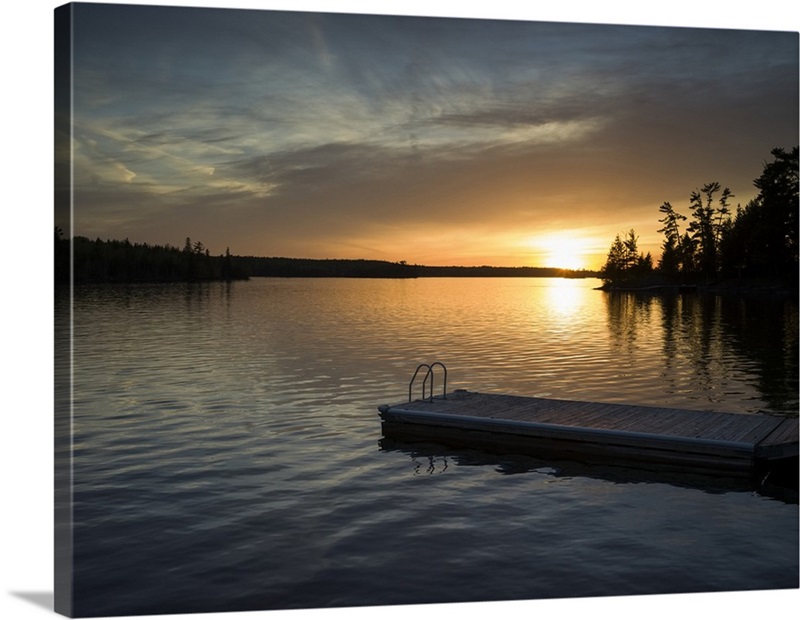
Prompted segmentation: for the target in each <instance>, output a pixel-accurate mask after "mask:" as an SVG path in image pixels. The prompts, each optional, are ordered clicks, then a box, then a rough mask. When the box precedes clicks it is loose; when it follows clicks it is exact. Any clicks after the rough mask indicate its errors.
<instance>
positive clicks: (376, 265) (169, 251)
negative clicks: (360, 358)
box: [55, 228, 597, 285]
mask: <svg viewBox="0 0 800 620" xmlns="http://www.w3.org/2000/svg"><path fill="white" fill-rule="evenodd" d="M596 275H597V272H593V271H584V270H566V269H556V268H549V267H490V266H482V267H455V266H453V267H430V266H425V265H411V264H408V263H407V262H406V261H398V262H391V261H383V260H367V259H313V258H282V257H262V256H235V255H232V254H231V252H230V248H227V249H226V250H225V254H221V255H219V256H212V255H211V254H210V252H209V250H208V249H207V248H206V247H205V246H204V245H203V243H202V242H201V241H192V239H191V238H189V237H187V238H186V242H185V243H184V245H183V247H182V248H178V247H176V246H172V245H163V246H162V245H151V244H148V243H132V242H131V241H129V240H128V239H125V240H123V241H118V240H105V241H103V240H101V239H99V238H98V239H95V240H91V239H89V238H87V237H82V236H75V237H73V238H72V240H71V243H70V239H67V238H65V237H64V234H63V232H62V231H61V229H59V228H56V229H55V280H56V284H59V285H61V284H69V283H70V282H71V281H72V282H74V283H76V284H81V283H115V282H201V281H209V280H241V279H248V278H251V277H284V278H424V277H566V278H585V277H595V276H596Z"/></svg>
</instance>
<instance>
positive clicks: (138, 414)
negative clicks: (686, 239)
mask: <svg viewBox="0 0 800 620" xmlns="http://www.w3.org/2000/svg"><path fill="white" fill-rule="evenodd" d="M598 285H599V281H597V280H592V279H586V280H582V279H575V280H562V279H539V278H487V279H479V278H453V279H447V278H430V279H413V280H377V279H364V280H357V279H272V278H256V279H252V280H250V281H246V282H233V283H208V284H193V285H190V284H185V285H174V284H172V285H155V284H153V285H146V284H142V285H132V286H131V285H119V286H86V287H80V288H77V289H76V290H75V292H74V306H73V309H74V327H73V329H74V376H73V381H74V383H73V385H74V397H73V406H74V417H73V446H72V449H73V456H74V461H73V475H74V496H73V497H74V519H75V528H74V553H75V557H74V584H75V590H74V594H75V599H74V605H75V606H74V613H75V614H76V615H118V614H135V615H143V614H156V613H184V612H201V611H233V610H253V609H290V608H308V607H344V606H360V605H382V604H408V603H428V602H431V603H440V602H461V601H493V600H509V599H533V598H563V597H576V596H606V595H626V594H653V593H675V592H704V591H728V590H764V589H784V588H796V587H798V504H797V489H796V488H795V489H775V488H771V487H769V486H762V485H747V484H744V485H743V484H742V483H740V482H736V481H732V480H727V479H724V478H709V477H704V476H699V475H698V476H688V475H685V476H676V475H672V474H669V473H667V472H664V473H663V474H659V475H657V474H656V473H652V472H651V473H645V472H641V471H637V470H631V469H626V468H622V467H613V466H597V465H591V464H586V463H578V462H569V461H554V460H539V459H536V458H533V457H530V456H527V457H526V456H522V455H515V454H489V453H484V452H480V451H477V450H469V449H458V448H450V447H445V446H439V445H435V444H415V443H398V442H396V441H392V440H389V439H387V438H383V437H382V433H381V425H380V419H379V417H378V412H377V407H378V405H380V404H383V403H395V402H401V401H404V400H405V399H406V398H407V394H408V382H409V380H410V378H411V374H412V373H413V371H414V369H415V368H416V366H417V364H419V363H422V362H426V363H430V362H433V361H441V362H443V363H445V364H446V365H447V367H448V371H449V372H448V390H452V389H459V388H464V389H469V390H475V391H484V392H504V393H515V394H521V395H529V396H540V397H552V398H568V399H577V400H592V401H608V402H626V403H638V404H645V405H659V406H670V407H683V408H690V409H710V410H715V411H731V412H734V413H750V412H765V413H769V414H773V415H783V416H797V414H798V308H797V302H796V300H795V299H791V300H785V299H782V298H780V297H770V298H766V299H765V298H759V299H746V298H737V297H719V296H712V295H698V294H683V295H678V294H670V295H647V294H629V293H606V292H601V291H597V290H594V287H596V286H598ZM56 302H57V309H60V310H59V311H60V312H61V315H60V316H61V317H62V318H63V317H64V316H66V315H65V313H64V312H63V310H64V309H65V306H64V303H65V302H66V299H65V298H64V296H63V294H62V295H57V299H56Z"/></svg>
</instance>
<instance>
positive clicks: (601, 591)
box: [53, 2, 799, 617]
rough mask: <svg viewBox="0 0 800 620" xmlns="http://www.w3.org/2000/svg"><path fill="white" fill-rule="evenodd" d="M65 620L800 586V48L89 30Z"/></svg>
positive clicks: (65, 477)
mask: <svg viewBox="0 0 800 620" xmlns="http://www.w3.org/2000/svg"><path fill="white" fill-rule="evenodd" d="M54 25H55V59H54V63H55V65H54V66H55V96H56V100H55V146H56V148H55V218H54V220H55V221H54V231H53V235H54V238H53V243H54V256H55V297H54V299H55V309H54V311H55V345H56V346H55V355H56V359H55V368H56V376H55V389H56V398H55V404H56V411H55V440H56V443H55V462H56V472H55V475H56V480H55V482H56V485H55V490H56V496H55V509H56V513H55V514H56V518H55V528H56V531H55V607H56V611H57V612H59V613H61V614H63V615H66V616H70V617H92V616H106V617H107V616H130V615H151V614H175V613H202V612H236V611H255V610H265V611H275V610H290V609H334V608H347V607H351V608H352V607H363V606H384V607H385V606H396V605H408V604H428V603H464V602H467V603H477V602H489V601H516V600H533V599H574V598H576V597H620V596H629V595H641V594H647V595H650V594H680V593H696V592H733V591H748V590H750V591H778V590H794V589H797V588H798V477H797V471H798V460H797V459H798V289H797V284H798V230H797V219H798V74H799V66H798V33H797V32H795V31H761V30H737V29H712V28H688V27H663V26H628V25H610V24H591V23H556V22H537V21H523V20H502V19H474V18H444V17H424V16H418V17H417V16H393V15H370V14H356V13H352V14H345V13H322V12H303V11H284V10H255V9H226V8H207V7H197V8H190V7H173V6H157V5H151V6H150V5H125V4H92V3H82V2H78V3H71V4H66V5H64V6H61V7H59V8H58V9H56V10H55V13H54Z"/></svg>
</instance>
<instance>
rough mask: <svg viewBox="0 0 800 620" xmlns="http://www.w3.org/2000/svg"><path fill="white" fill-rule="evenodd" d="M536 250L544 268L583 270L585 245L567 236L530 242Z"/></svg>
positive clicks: (555, 236) (556, 236) (577, 239)
mask: <svg viewBox="0 0 800 620" xmlns="http://www.w3.org/2000/svg"><path fill="white" fill-rule="evenodd" d="M531 245H533V246H535V248H536V250H538V254H539V260H542V261H544V264H543V265H542V266H544V267H557V268H558V269H585V268H586V261H585V257H586V254H587V245H586V243H585V242H584V241H583V240H581V239H579V238H577V237H570V236H568V235H566V234H565V235H554V236H550V237H542V238H537V239H535V240H532V244H531Z"/></svg>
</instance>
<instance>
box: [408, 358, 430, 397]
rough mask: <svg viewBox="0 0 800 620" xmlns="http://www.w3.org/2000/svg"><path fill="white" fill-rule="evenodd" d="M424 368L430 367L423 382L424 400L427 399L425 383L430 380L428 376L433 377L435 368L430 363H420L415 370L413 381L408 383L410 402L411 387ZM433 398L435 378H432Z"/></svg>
mask: <svg viewBox="0 0 800 620" xmlns="http://www.w3.org/2000/svg"><path fill="white" fill-rule="evenodd" d="M422 368H427V369H428V372H426V373H425V379H424V380H423V382H422V400H425V384H426V383H427V382H428V377H429V376H431V377H432V375H433V369H432V368H431V367H430V365H429V364H420V365H419V366H417V369H416V370H415V371H414V376H413V377H411V381H410V382H409V384H408V402H411V387H412V386H413V385H414V380H415V379H416V378H417V374H418V373H419V371H420V369H422ZM431 398H433V378H431Z"/></svg>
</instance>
